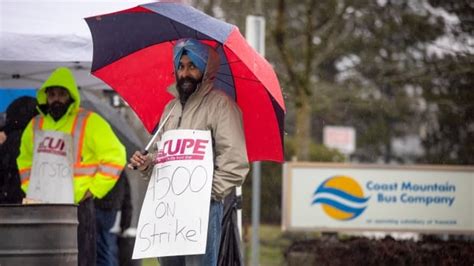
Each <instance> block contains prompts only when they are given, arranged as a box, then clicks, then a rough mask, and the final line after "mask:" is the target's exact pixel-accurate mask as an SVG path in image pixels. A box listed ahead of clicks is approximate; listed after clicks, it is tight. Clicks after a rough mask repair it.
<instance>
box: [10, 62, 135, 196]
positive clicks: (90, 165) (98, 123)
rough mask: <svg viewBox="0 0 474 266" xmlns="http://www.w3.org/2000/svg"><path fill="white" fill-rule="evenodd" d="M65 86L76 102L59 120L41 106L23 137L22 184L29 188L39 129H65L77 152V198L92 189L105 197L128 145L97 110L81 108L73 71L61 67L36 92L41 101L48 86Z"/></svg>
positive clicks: (20, 167) (75, 183) (75, 178)
mask: <svg viewBox="0 0 474 266" xmlns="http://www.w3.org/2000/svg"><path fill="white" fill-rule="evenodd" d="M51 86H61V87H64V88H66V89H67V90H68V91H69V93H70V95H71V98H72V99H73V100H74V102H73V103H72V104H71V105H70V106H69V109H68V110H67V112H66V113H65V114H64V116H63V117H61V118H60V119H59V120H58V121H54V119H53V118H52V117H51V116H50V115H49V114H45V113H44V112H43V111H42V110H41V108H38V110H39V112H40V114H39V115H38V116H37V117H35V118H33V119H32V120H31V121H30V123H29V124H28V126H27V127H26V129H25V131H24V132H23V135H22V137H21V146H20V155H19V156H18V158H17V164H18V168H19V170H20V176H21V184H22V185H21V188H22V189H23V191H25V192H27V190H28V184H29V179H30V173H31V167H32V164H33V153H34V143H33V142H34V133H35V131H37V130H51V131H62V132H64V133H66V134H71V135H72V139H73V143H74V144H73V155H74V181H73V183H74V202H75V203H78V202H79V201H80V200H81V199H82V198H83V197H84V195H85V193H86V192H87V190H89V191H90V192H91V193H92V195H93V196H94V197H97V198H102V197H104V196H105V195H106V194H107V193H108V192H109V191H110V190H111V189H112V187H113V186H114V185H115V183H116V182H117V180H118V178H119V176H120V173H121V171H122V170H123V167H124V165H125V162H126V153H125V147H124V146H123V145H122V143H121V142H120V141H119V140H118V138H117V136H116V135H115V134H114V132H113V130H112V128H111V127H110V125H109V124H108V123H107V122H106V121H105V120H104V119H103V118H102V117H101V116H99V115H98V114H96V113H94V112H90V111H86V110H84V109H82V108H79V105H80V95H79V91H78V89H77V85H76V82H75V80H74V77H73V75H72V73H71V71H70V70H69V69H67V68H58V69H57V70H55V71H54V72H53V73H52V74H51V76H50V77H49V78H48V80H47V81H46V82H45V83H44V84H43V86H41V88H40V89H39V90H38V92H37V99H38V105H43V104H46V103H47V96H46V92H45V90H46V88H48V87H51Z"/></svg>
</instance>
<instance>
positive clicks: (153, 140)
mask: <svg viewBox="0 0 474 266" xmlns="http://www.w3.org/2000/svg"><path fill="white" fill-rule="evenodd" d="M175 107H176V103H175V104H174V105H173V107H172V108H171V110H170V112H169V113H168V115H167V116H166V118H165V120H163V123H161V124H160V126H159V127H158V130H156V132H155V134H153V136H152V137H151V139H150V141H148V144H147V145H146V146H145V149H144V150H143V151H142V152H141V153H142V155H147V154H148V153H149V152H150V148H151V146H152V145H153V143H155V140H156V138H157V137H158V134H159V133H160V131H161V129H162V128H163V126H164V125H165V124H166V121H168V119H169V118H170V115H171V113H172V112H173V110H174V108H175ZM137 168H138V167H137V166H135V165H134V166H133V170H137Z"/></svg>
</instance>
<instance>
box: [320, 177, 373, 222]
mask: <svg viewBox="0 0 474 266" xmlns="http://www.w3.org/2000/svg"><path fill="white" fill-rule="evenodd" d="M369 199H370V197H364V192H363V191H362V187H361V186H360V185H359V184H358V183H357V182H356V181H355V180H354V179H352V178H350V177H348V176H333V177H330V178H328V179H327V180H325V181H324V182H323V183H322V184H321V185H320V186H319V187H318V188H317V189H316V191H315V192H314V194H313V201H312V204H311V205H316V204H321V206H322V209H323V211H324V212H325V213H326V214H327V215H328V216H329V217H331V218H333V219H336V220H340V221H348V220H352V219H354V218H356V217H358V216H359V215H361V214H362V213H363V212H364V210H365V209H366V208H367V205H368V204H367V202H368V200H369Z"/></svg>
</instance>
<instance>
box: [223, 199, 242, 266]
mask: <svg viewBox="0 0 474 266" xmlns="http://www.w3.org/2000/svg"><path fill="white" fill-rule="evenodd" d="M241 205H242V197H240V196H236V195H235V190H233V192H232V193H231V194H229V195H228V196H227V197H226V198H225V201H224V216H223V217H222V223H221V224H222V233H221V234H222V235H221V241H220V244H219V257H218V260H217V265H218V266H241V265H243V259H242V251H241V247H242V246H241V244H240V233H239V228H238V226H237V209H239V208H241Z"/></svg>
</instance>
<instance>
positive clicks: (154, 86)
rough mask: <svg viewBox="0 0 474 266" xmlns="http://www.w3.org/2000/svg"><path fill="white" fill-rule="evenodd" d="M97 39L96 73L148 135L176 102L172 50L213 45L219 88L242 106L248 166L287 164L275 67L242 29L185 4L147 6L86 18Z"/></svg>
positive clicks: (217, 86)
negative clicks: (189, 43)
mask: <svg viewBox="0 0 474 266" xmlns="http://www.w3.org/2000/svg"><path fill="white" fill-rule="evenodd" d="M86 21H87V23H88V25H89V28H90V30H91V33H92V40H93V61H92V74H93V75H95V76H96V77H98V78H100V79H102V80H103V81H104V82H105V83H107V84H108V85H110V86H111V87H112V88H113V89H114V90H116V91H117V92H118V93H119V94H120V95H122V97H123V98H124V100H125V101H127V102H128V104H129V105H130V106H131V107H132V108H133V110H134V111H135V112H136V113H137V115H138V117H139V118H140V119H141V120H142V122H143V124H144V126H145V127H146V128H147V130H148V131H150V132H152V131H153V129H155V128H156V126H157V123H158V122H159V120H160V117H161V114H162V112H163V109H164V106H165V105H166V104H167V103H168V102H169V101H170V100H171V99H172V97H173V96H172V95H170V94H169V93H168V92H167V90H166V89H167V87H168V86H170V85H171V84H172V83H174V82H175V74H174V67H173V60H172V49H173V46H174V44H175V42H176V41H177V40H179V39H182V38H194V39H198V40H202V41H203V42H204V43H206V44H208V45H211V46H213V47H214V48H215V49H216V51H217V52H218V53H219V55H220V59H221V66H220V69H219V71H218V74H217V77H216V79H215V84H214V85H215V87H216V88H217V89H221V90H223V91H225V92H226V93H227V94H228V95H229V96H230V97H232V98H233V99H234V100H235V101H236V102H237V104H238V105H239V107H240V109H241V111H242V116H243V123H244V132H245V137H246V143H247V152H248V157H249V160H250V161H261V160H270V161H278V162H281V161H283V119H284V114H285V104H284V102H283V97H282V93H281V89H280V85H279V83H278V79H277V77H276V74H275V72H274V70H273V68H272V66H271V65H270V64H269V63H268V62H267V61H266V60H265V58H263V57H262V56H261V55H260V54H258V53H257V52H256V51H255V50H254V49H252V48H251V47H250V46H249V44H248V43H247V42H246V40H245V39H244V38H243V36H242V35H241V34H240V32H239V30H238V28H237V27H236V26H234V25H231V24H228V23H225V22H223V21H220V20H217V19H215V18H213V17H210V16H208V15H206V14H204V13H202V12H201V11H199V10H197V9H195V8H193V7H191V6H189V5H185V4H181V3H166V2H163V3H150V4H145V5H140V6H137V7H135V8H131V9H127V10H123V11H119V12H115V13H111V14H106V15H99V16H95V17H90V18H87V19H86Z"/></svg>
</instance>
